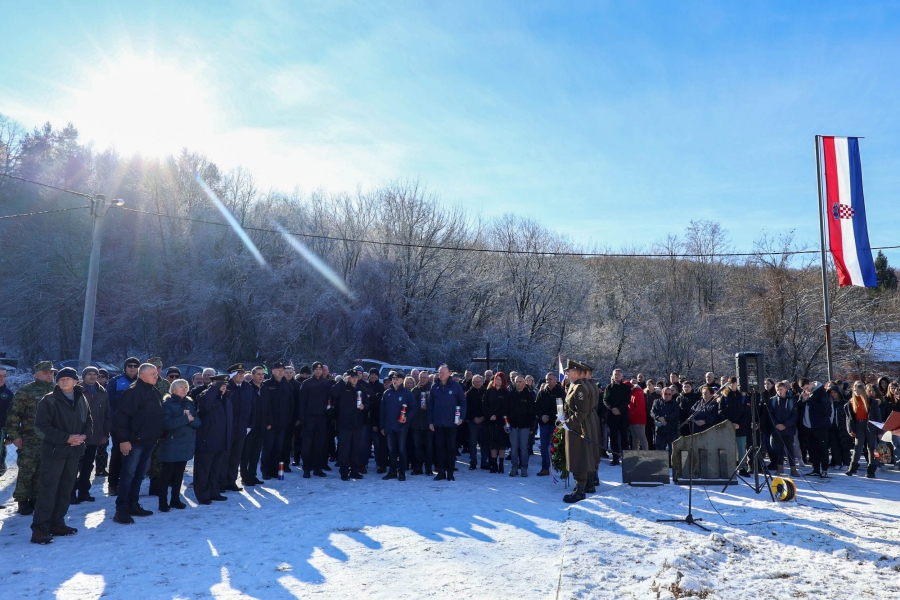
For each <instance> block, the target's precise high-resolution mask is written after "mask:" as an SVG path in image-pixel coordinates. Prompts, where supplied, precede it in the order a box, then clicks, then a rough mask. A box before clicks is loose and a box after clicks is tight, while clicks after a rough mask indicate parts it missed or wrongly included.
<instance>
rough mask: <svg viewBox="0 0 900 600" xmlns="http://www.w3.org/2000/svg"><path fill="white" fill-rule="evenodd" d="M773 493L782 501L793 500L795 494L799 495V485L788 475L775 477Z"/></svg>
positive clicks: (773, 479)
mask: <svg viewBox="0 0 900 600" xmlns="http://www.w3.org/2000/svg"><path fill="white" fill-rule="evenodd" d="M772 495H773V496H775V499H776V500H780V501H781V502H787V501H788V500H793V499H794V496H796V495H797V486H796V485H794V482H793V481H792V480H791V479H788V478H787V477H773V478H772Z"/></svg>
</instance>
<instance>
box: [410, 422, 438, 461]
mask: <svg viewBox="0 0 900 600" xmlns="http://www.w3.org/2000/svg"><path fill="white" fill-rule="evenodd" d="M412 436H413V446H415V448H416V456H415V458H414V459H413V463H412V465H413V468H414V469H421V468H422V465H425V467H427V470H429V471H430V470H431V465H433V464H434V432H433V431H432V430H430V429H413V430H412Z"/></svg>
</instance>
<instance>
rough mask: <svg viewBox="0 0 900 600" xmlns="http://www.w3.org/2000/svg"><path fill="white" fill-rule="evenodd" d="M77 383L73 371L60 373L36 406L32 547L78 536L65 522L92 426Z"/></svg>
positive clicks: (85, 400) (68, 368)
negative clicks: (37, 465)
mask: <svg viewBox="0 0 900 600" xmlns="http://www.w3.org/2000/svg"><path fill="white" fill-rule="evenodd" d="M77 383H78V372H77V371H76V370H75V369H73V368H71V367H67V368H65V369H60V370H59V372H58V373H57V374H56V387H55V388H53V391H52V392H51V393H49V394H47V395H46V396H44V397H43V398H41V400H40V402H38V407H37V414H36V415H35V418H34V430H35V432H36V433H37V436H38V437H39V438H40V439H41V470H40V481H41V484H40V492H39V493H38V497H37V504H36V505H35V508H34V517H33V520H32V522H31V541H32V542H33V543H35V544H48V543H50V542H51V541H52V540H53V537H52V536H54V535H58V536H63V535H72V534H74V533H77V532H78V530H77V529H75V528H74V527H69V526H67V525H66V522H65V518H66V513H67V512H68V511H69V497H70V495H71V493H72V487H73V486H74V485H75V478H76V477H77V476H78V463H79V461H80V460H81V455H82V454H84V442H85V440H86V439H88V438H89V437H90V436H91V433H92V428H91V423H92V422H91V409H90V407H89V406H88V403H87V399H85V397H84V393H83V392H82V390H81V388H80V387H79V386H77V385H76V384H77Z"/></svg>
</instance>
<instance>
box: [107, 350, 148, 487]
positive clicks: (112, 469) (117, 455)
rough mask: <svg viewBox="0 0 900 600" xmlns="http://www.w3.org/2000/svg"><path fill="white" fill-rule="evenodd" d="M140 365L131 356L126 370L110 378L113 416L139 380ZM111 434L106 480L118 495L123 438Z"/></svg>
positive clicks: (126, 362)
mask: <svg viewBox="0 0 900 600" xmlns="http://www.w3.org/2000/svg"><path fill="white" fill-rule="evenodd" d="M140 366H141V361H139V360H138V359H137V358H135V357H133V356H130V357H128V358H126V359H125V365H124V369H125V372H124V373H122V374H121V375H117V376H116V377H113V378H112V379H110V380H109V385H108V386H106V391H107V392H108V393H109V410H110V414H111V415H112V417H113V418H114V417H115V414H116V411H117V410H118V407H119V400H120V399H121V397H122V393H123V392H124V391H125V390H127V389H128V386H130V385H131V384H132V383H134V382H135V381H136V380H137V377H138V367H140ZM110 435H111V437H112V450H111V451H110V453H109V477H108V478H107V480H106V486H107V494H108V495H110V496H117V495H118V494H119V478H120V475H121V473H122V452H121V449H120V448H119V442H120V441H121V440H117V439H116V436H115V433H113V432H111V433H110Z"/></svg>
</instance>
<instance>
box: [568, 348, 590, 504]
mask: <svg viewBox="0 0 900 600" xmlns="http://www.w3.org/2000/svg"><path fill="white" fill-rule="evenodd" d="M587 370H588V367H587V365H585V364H584V363H580V362H578V361H574V360H569V361H567V364H566V374H567V375H568V378H569V382H570V383H569V388H568V390H567V391H566V400H565V413H566V422H565V427H566V469H567V470H568V471H569V472H570V473H572V476H573V477H574V478H575V489H574V490H572V493H571V494H566V495H565V496H564V497H563V502H567V503H570V504H571V503H573V502H578V501H580V500H584V498H585V495H584V494H585V488H586V487H587V483H588V477H591V478H593V472H594V471H595V470H596V464H595V462H594V453H593V451H592V450H591V447H590V443H589V442H588V441H587V440H585V439H584V438H585V436H590V433H589V431H590V415H591V402H592V398H593V394H594V392H593V389H592V388H591V387H590V385H588V384H586V383H585V382H584V381H583V380H582V379H583V377H584V376H585V373H586V372H587ZM592 439H593V438H592Z"/></svg>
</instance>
